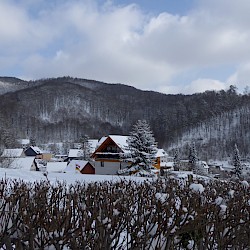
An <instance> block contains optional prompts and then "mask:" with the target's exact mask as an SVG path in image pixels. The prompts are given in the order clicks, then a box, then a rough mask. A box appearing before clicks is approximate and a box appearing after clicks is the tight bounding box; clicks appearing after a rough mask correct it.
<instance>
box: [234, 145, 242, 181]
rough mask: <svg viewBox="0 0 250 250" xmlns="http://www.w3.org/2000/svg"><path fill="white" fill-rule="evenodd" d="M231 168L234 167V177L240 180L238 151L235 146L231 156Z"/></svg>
mask: <svg viewBox="0 0 250 250" xmlns="http://www.w3.org/2000/svg"><path fill="white" fill-rule="evenodd" d="M233 166H234V173H235V175H236V176H237V177H238V178H240V176H241V174H242V165H241V162H240V153H239V150H238V147H237V145H236V144H235V145H234V156H233Z"/></svg>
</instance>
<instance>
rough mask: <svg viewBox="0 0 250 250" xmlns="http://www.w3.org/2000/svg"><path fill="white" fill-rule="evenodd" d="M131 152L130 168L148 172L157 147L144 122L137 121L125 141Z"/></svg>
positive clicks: (148, 127)
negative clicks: (136, 167) (133, 167)
mask: <svg viewBox="0 0 250 250" xmlns="http://www.w3.org/2000/svg"><path fill="white" fill-rule="evenodd" d="M127 143H128V149H129V151H130V152H131V158H132V162H133V163H132V166H140V167H141V168H142V169H144V170H149V168H150V166H152V164H153V163H154V161H155V154H156V153H157V146H156V142H155V138H154V135H153V132H152V131H151V129H150V126H149V125H148V123H147V122H146V121H145V120H138V121H137V123H136V124H135V125H134V126H133V129H132V132H131V133H130V136H129V137H128V140H127Z"/></svg>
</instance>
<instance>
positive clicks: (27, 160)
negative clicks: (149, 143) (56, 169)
mask: <svg viewBox="0 0 250 250" xmlns="http://www.w3.org/2000/svg"><path fill="white" fill-rule="evenodd" d="M34 160H35V157H22V158H12V159H11V160H10V167H9V168H15V169H25V170H31V167H32V164H33V162H34Z"/></svg>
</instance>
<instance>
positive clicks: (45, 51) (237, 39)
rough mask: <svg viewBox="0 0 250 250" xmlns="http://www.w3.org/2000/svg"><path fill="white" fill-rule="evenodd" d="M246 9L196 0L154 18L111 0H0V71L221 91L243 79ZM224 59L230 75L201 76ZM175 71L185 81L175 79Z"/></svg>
mask: <svg viewBox="0 0 250 250" xmlns="http://www.w3.org/2000/svg"><path fill="white" fill-rule="evenodd" d="M46 3H47V1H46ZM249 7H250V2H249V1H248V0H238V1H237V3H236V1H234V0H210V1H205V0H201V1H199V2H198V5H197V6H196V7H194V8H193V9H192V10H191V11H190V12H188V14H187V15H186V16H179V15H173V14H170V13H167V12H162V13H160V14H159V15H157V16H154V15H150V14H148V13H145V12H143V11H142V10H141V9H140V7H139V6H138V5H136V4H130V5H116V4H114V1H106V2H105V3H104V4H102V5H100V2H97V1H77V0H71V1H70V0H63V1H58V0H53V1H49V4H45V3H44V1H40V0H39V1H30V0H22V1H19V2H18V1H14V0H11V1H8V2H7V1H1V2H0V33H1V39H0V52H1V55H2V57H1V58H0V64H1V66H3V67H1V68H2V70H1V71H0V73H1V74H4V72H9V71H10V70H11V69H13V72H15V67H16V65H17V64H18V67H19V69H20V71H21V75H23V76H25V78H31V79H37V78H41V77H53V76H54V77H56V76H63V75H71V76H73V77H82V78H90V79H96V80H101V81H107V82H114V83H117V82H120V83H124V84H130V85H133V86H135V87H138V88H141V89H150V90H157V91H162V92H165V93H179V92H184V91H185V93H192V92H200V91H204V90H207V89H220V88H225V87H227V86H228V84H229V82H232V81H237V82H240V81H244V82H245V81H246V80H247V77H248V73H247V70H248V69H249V63H248V60H249V58H248V55H249V53H250V47H249V43H250V30H249V29H248V26H249V22H250V16H249V14H248V10H249ZM4 58H9V59H8V60H6V64H5V63H4ZM227 64H233V65H235V66H236V67H237V66H238V70H237V72H231V73H230V75H228V76H227V77H225V76H222V75H220V73H217V74H216V75H211V76H208V75H205V74H204V73H202V72H205V71H206V69H209V68H211V67H217V66H218V67H220V66H221V65H227ZM4 70H5V71H4ZM193 72H195V74H193ZM180 75H193V78H192V79H191V81H190V79H186V80H185V79H184V80H183V81H181V82H176V81H175V78H176V77H177V76H180Z"/></svg>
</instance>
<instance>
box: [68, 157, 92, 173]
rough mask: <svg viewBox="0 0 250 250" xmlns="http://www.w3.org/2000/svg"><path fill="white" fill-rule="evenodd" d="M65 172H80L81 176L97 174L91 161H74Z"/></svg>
mask: <svg viewBox="0 0 250 250" xmlns="http://www.w3.org/2000/svg"><path fill="white" fill-rule="evenodd" d="M65 172H80V173H81V174H95V168H94V166H93V165H92V164H91V163H90V162H89V161H82V160H72V161H71V162H70V163H69V164H68V165H67V167H66V168H65Z"/></svg>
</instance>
